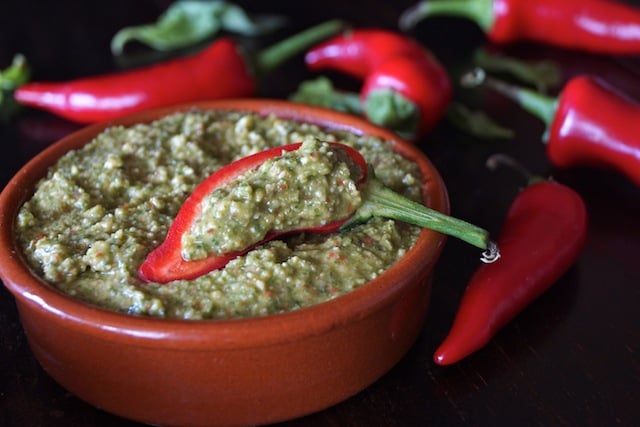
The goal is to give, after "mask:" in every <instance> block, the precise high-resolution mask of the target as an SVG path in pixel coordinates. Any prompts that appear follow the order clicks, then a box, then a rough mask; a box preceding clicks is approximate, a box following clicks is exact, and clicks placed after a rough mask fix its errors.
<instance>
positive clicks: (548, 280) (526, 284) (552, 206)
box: [434, 181, 587, 365]
mask: <svg viewBox="0 0 640 427" xmlns="http://www.w3.org/2000/svg"><path fill="white" fill-rule="evenodd" d="M586 236H587V211H586V207H585V205H584V202H583V200H582V198H581V197H580V195H579V194H577V193H576V192H575V191H573V190H572V189H570V188H569V187H566V186H564V185H562V184H559V183H557V182H553V181H539V182H537V183H534V184H531V185H529V186H527V187H526V188H525V189H524V190H523V191H522V192H521V193H520V194H519V195H518V196H517V197H516V199H515V200H514V202H513V203H512V205H511V207H510V209H509V211H508V213H507V216H506V218H505V222H504V226H503V229H502V231H501V232H500V235H499V236H498V239H497V244H498V246H499V247H500V252H501V254H502V257H501V258H500V259H499V260H498V261H496V262H495V263H493V264H484V265H482V266H480V268H479V269H478V270H477V271H476V272H475V273H474V275H473V276H472V278H471V279H470V281H469V283H468V285H467V288H466V289H465V291H464V294H463V296H462V300H461V302H460V305H459V308H458V311H457V313H456V316H455V319H454V323H453V326H452V328H451V330H450V332H449V334H448V335H447V337H446V338H445V340H444V341H443V342H442V344H441V345H440V346H439V347H438V349H437V350H436V352H435V354H434V361H435V362H436V363H438V364H439V365H449V364H452V363H455V362H458V361H459V360H461V359H463V358H465V357H466V356H468V355H469V354H471V353H473V352H475V351H477V350H479V349H481V348H482V347H484V346H485V345H486V344H487V343H488V342H489V340H491V338H492V337H493V336H494V335H495V334H496V333H497V332H498V331H499V330H500V329H501V328H502V327H503V326H505V325H506V324H507V323H508V322H509V321H510V320H512V319H513V318H514V317H515V316H516V315H517V314H518V313H520V312H521V311H522V310H523V309H524V308H525V307H526V306H527V305H529V303H531V302H532V301H533V300H535V299H536V298H538V297H539V296H540V295H541V294H542V293H544V292H545V291H546V290H547V289H549V288H550V287H551V285H553V284H554V283H555V282H556V281H557V280H558V279H559V278H560V277H561V276H562V275H563V274H564V273H565V272H566V271H567V270H568V269H569V268H570V267H571V266H572V265H573V264H574V262H575V260H576V258H577V257H578V255H579V254H580V252H581V251H582V248H583V247H584V243H585V240H586Z"/></svg>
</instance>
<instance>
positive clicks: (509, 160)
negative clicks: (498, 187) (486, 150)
mask: <svg viewBox="0 0 640 427" xmlns="http://www.w3.org/2000/svg"><path fill="white" fill-rule="evenodd" d="M485 164H486V166H487V168H488V169H490V170H492V171H494V170H496V169H498V167H499V166H507V167H509V168H511V169H512V170H514V171H516V172H518V173H519V174H520V175H522V176H523V177H524V178H525V179H526V180H527V185H533V184H535V183H538V182H542V181H544V180H545V179H544V178H542V177H541V176H539V175H534V174H533V173H531V171H530V170H528V169H527V168H525V167H524V166H523V165H522V164H521V163H520V162H518V161H517V160H516V159H514V158H513V157H511V156H509V155H507V154H504V153H496V154H492V155H491V156H489V157H488V158H487V161H486V163H485Z"/></svg>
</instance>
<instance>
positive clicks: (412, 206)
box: [138, 143, 500, 283]
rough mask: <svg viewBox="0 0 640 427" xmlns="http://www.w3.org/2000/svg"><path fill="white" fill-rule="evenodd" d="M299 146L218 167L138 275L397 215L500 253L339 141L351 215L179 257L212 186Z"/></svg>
mask: <svg viewBox="0 0 640 427" xmlns="http://www.w3.org/2000/svg"><path fill="white" fill-rule="evenodd" d="M300 146H301V144H300V143H296V144H290V145H285V146H281V147H276V148H272V149H268V150H265V151H263V152H260V153H257V154H254V155H251V156H248V157H243V158H242V159H240V160H238V161H235V162H233V163H230V164H228V165H226V166H224V167H222V168H220V169H219V170H218V171H216V172H214V173H213V174H212V175H211V176H210V177H209V178H207V179H206V180H204V181H203V182H202V183H201V184H199V185H198V186H197V187H196V189H195V190H194V191H193V193H191V195H190V196H189V197H188V198H187V200H186V201H185V202H184V204H183V205H182V207H181V208H180V210H179V211H178V214H177V216H176V218H175V219H174V221H173V223H172V224H171V226H170V227H169V230H168V232H167V236H166V238H165V240H164V241H163V242H162V244H161V245H160V246H158V247H157V248H156V249H154V250H153V251H152V252H150V253H149V255H148V256H147V258H146V259H145V260H144V262H143V263H142V265H141V266H140V267H139V269H138V276H139V277H140V278H141V279H142V280H144V281H147V282H149V281H152V282H157V283H167V282H170V281H173V280H181V279H185V280H190V279H194V278H196V277H199V276H201V275H203V274H206V273H208V272H209V271H212V270H215V269H218V268H222V267H223V266H225V265H226V264H227V263H228V262H229V261H231V260H232V259H234V258H236V257H237V256H240V255H242V254H244V253H246V252H248V251H249V250H250V249H252V248H254V247H256V246H258V245H261V244H263V243H265V242H267V241H269V240H272V239H274V238H277V237H279V236H283V235H285V234H290V233H297V232H302V231H306V232H314V233H332V232H336V231H340V230H343V229H346V228H349V227H352V226H354V225H356V224H359V223H361V222H364V221H367V220H368V219H370V218H371V217H372V216H384V217H386V218H393V219H398V220H401V221H405V222H409V223H412V224H415V225H419V226H422V227H428V228H431V229H433V230H436V231H440V232H442V233H445V234H449V235H451V236H455V237H458V238H460V239H462V240H465V241H467V242H468V243H470V244H472V245H475V246H477V247H479V248H482V249H486V252H485V253H484V254H483V258H482V260H483V261H484V262H493V261H494V260H495V259H497V258H498V257H499V256H500V254H499V252H498V248H497V247H496V246H495V244H494V243H493V242H491V241H490V240H489V237H488V233H487V232H486V231H485V230H483V229H481V228H479V227H476V226H475V225H472V224H469V223H467V222H465V221H462V220H459V219H456V218H453V217H450V216H448V215H445V214H443V213H440V212H437V211H435V210H433V209H429V208H427V207H425V206H424V205H421V204H419V203H416V202H413V201H411V200H409V199H406V198H404V197H403V196H401V195H399V194H397V193H395V192H393V191H391V190H389V189H388V188H386V187H384V186H382V184H381V183H380V182H379V181H378V180H377V179H376V178H375V177H374V175H373V173H372V171H371V170H370V169H369V168H368V166H367V163H366V161H365V159H364V158H363V157H362V155H361V154H360V153H359V152H358V151H357V150H355V149H354V148H351V147H349V146H346V145H343V144H340V143H331V146H332V147H334V149H341V150H344V152H345V153H346V154H347V156H348V157H349V158H350V159H351V160H352V161H353V163H354V165H355V166H356V168H357V169H359V171H360V174H359V176H358V183H359V184H360V187H361V191H362V193H363V204H362V205H361V206H360V207H354V210H355V209H356V208H357V210H355V212H354V213H353V214H352V215H350V216H348V217H346V218H342V219H338V220H335V221H332V222H330V223H326V224H318V225H317V226H314V227H305V228H297V229H293V230H277V231H270V232H268V233H267V234H266V236H265V237H264V238H263V239H262V240H260V241H259V242H257V243H255V244H253V245H251V246H250V247H248V248H245V249H243V250H240V251H235V252H231V253H225V254H210V255H209V256H208V257H206V258H203V259H199V260H185V259H183V257H182V251H181V249H182V235H183V234H184V233H185V232H187V231H188V230H189V229H190V227H191V226H192V224H193V223H194V221H195V220H196V218H197V216H198V214H199V213H200V212H201V209H202V201H203V199H204V198H205V196H207V195H208V194H210V193H211V192H213V191H214V190H215V189H217V188H220V187H221V186H224V185H225V184H228V183H230V182H232V181H233V180H234V179H236V178H238V177H239V176H240V175H242V174H243V173H245V172H248V171H250V170H254V169H257V168H258V167H259V166H260V165H261V164H262V163H263V162H265V161H267V160H269V159H272V158H274V157H277V156H280V155H282V154H283V153H284V152H291V151H295V150H297V149H298V148H299V147H300Z"/></svg>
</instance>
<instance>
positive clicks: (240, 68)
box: [14, 38, 256, 123]
mask: <svg viewBox="0 0 640 427" xmlns="http://www.w3.org/2000/svg"><path fill="white" fill-rule="evenodd" d="M255 92H256V82H255V80H254V78H253V76H252V75H251V74H250V73H249V72H248V69H247V66H246V61H245V59H244V58H243V56H242V55H241V54H240V52H239V51H238V47H237V46H236V44H235V43H234V42H233V41H232V40H230V39H228V38H225V39H220V40H218V41H216V42H214V43H212V44H211V45H210V46H209V47H207V48H206V49H204V50H203V51H201V52H199V53H197V54H195V55H192V56H189V57H184V58H178V59H174V60H170V61H167V62H164V63H159V64H155V65H151V66H148V67H143V68H139V69H136V70H131V71H123V72H119V73H114V74H106V75H102V76H96V77H88V78H81V79H76V80H72V81H68V82H60V83H57V82H52V83H47V82H43V83H27V84H25V85H23V86H21V87H19V88H18V89H17V90H16V91H15V94H14V96H15V99H16V100H17V101H18V102H20V103H22V104H24V105H28V106H31V107H37V108H42V109H45V110H48V111H50V112H52V113H54V114H56V115H58V116H60V117H63V118H65V119H68V120H71V121H74V122H78V123H94V122H99V121H103V120H109V119H113V118H115V117H118V116H122V115H125V114H127V113H132V112H134V111H140V110H144V109H148V108H154V107H161V106H166V105H172V104H179V103H183V102H189V101H197V100H206V99H219V98H225V97H243V96H250V95H252V94H254V93H255Z"/></svg>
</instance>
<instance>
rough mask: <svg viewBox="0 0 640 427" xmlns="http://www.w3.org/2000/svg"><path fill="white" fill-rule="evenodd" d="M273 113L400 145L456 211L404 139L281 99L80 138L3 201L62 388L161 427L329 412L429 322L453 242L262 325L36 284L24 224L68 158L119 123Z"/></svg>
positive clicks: (54, 149) (88, 132)
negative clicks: (164, 314)
mask: <svg viewBox="0 0 640 427" xmlns="http://www.w3.org/2000/svg"><path fill="white" fill-rule="evenodd" d="M193 107H198V108H202V109H223V110H244V111H254V112H258V113H262V114H268V113H274V114H276V115H278V116H280V117H282V118H288V119H293V120H297V121H305V122H311V123H315V124H318V125H320V126H322V127H327V128H333V129H335V128H340V129H348V130H351V131H353V132H356V133H364V134H371V135H376V136H379V137H382V138H384V139H386V140H388V141H389V143H390V144H392V146H393V147H394V149H395V150H396V151H397V152H399V153H401V154H402V155H404V156H405V157H408V158H410V159H412V160H413V161H415V162H416V163H417V164H418V165H419V167H420V169H421V172H422V175H423V176H424V177H425V180H424V186H423V187H424V197H425V200H428V203H429V205H430V206H431V207H433V208H434V209H437V210H440V211H443V212H447V213H448V209H449V206H448V197H447V193H446V189H445V187H444V185H443V183H442V180H441V178H440V176H439V174H438V172H437V171H436V170H435V168H434V166H433V165H432V164H431V163H430V161H429V160H428V159H427V158H426V157H425V156H424V155H423V154H422V153H421V152H420V151H419V150H418V149H417V148H415V147H414V146H412V145H411V144H408V143H406V142H404V141H403V140H401V139H399V138H398V137H397V136H396V135H394V134H392V133H390V132H388V131H386V130H384V129H381V128H379V127H376V126H373V125H371V124H369V123H367V122H365V121H363V120H360V119H358V118H355V117H352V116H348V115H344V114H341V113H336V112H333V111H329V110H324V109H318V108H313V107H307V106H301V105H297V104H292V103H289V102H286V101H271V100H232V101H229V100H226V101H213V102H205V103H200V104H191V105H189V106H184V107H174V108H169V109H162V110H154V111H149V112H144V113H141V114H135V115H132V116H127V117H125V118H122V119H119V120H115V121H112V122H109V123H104V124H98V125H94V126H90V127H88V128H85V129H83V130H80V131H78V132H76V133H74V134H72V135H70V136H68V137H66V138H64V139H63V140H61V141H59V142H57V143H56V144H54V145H52V146H50V147H49V148H48V149H46V150H45V151H43V152H42V153H41V154H39V155H38V156H37V157H35V158H34V159H33V160H31V161H30V162H29V163H28V164H27V165H26V166H24V167H23V168H22V169H21V170H20V171H19V172H18V173H17V174H16V175H15V177H13V179H12V180H11V181H10V182H9V183H8V185H7V186H6V187H5V189H4V190H3V192H2V194H1V195H0V276H1V278H2V280H3V282H4V284H5V286H6V287H7V288H8V289H9V290H10V291H11V292H12V294H13V295H14V296H15V299H16V304H17V308H18V310H19V313H20V319H21V322H22V325H23V327H24V331H25V333H26V336H27V339H28V341H29V344H30V346H31V349H32V351H33V354H34V355H35V357H36V358H37V360H38V361H39V363H40V364H41V365H42V367H43V368H44V369H45V370H46V372H48V373H49V374H50V375H51V376H52V377H53V378H54V379H55V380H56V381H58V382H59V383H60V384H61V385H62V386H63V387H65V388H66V389H67V390H69V391H70V392H71V393H73V394H75V395H76V396H78V397H79V398H81V399H83V400H85V401H86V402H88V403H90V404H91V405H94V406H96V407H98V408H101V409H103V410H105V411H108V412H111V413H113V414H117V415H120V416H122V417H126V418H130V419H133V420H137V421H140V422H145V423H151V424H160V425H193V426H210V425H248V424H262V423H271V422H276V421H282V420H285V419H290V418H294V417H299V416H302V415H305V414H308V413H311V412H314V411H318V410H320V409H323V408H326V407H328V406H331V405H333V404H335V403H337V402H340V401H342V400H344V399H346V398H348V397H349V396H351V395H353V394H355V393H357V392H358V391H360V390H362V389H363V388H365V387H367V386H368V385H369V384H371V383H372V382H374V381H375V380H376V379H378V378H379V377H381V376H382V375H383V374H385V373H386V372H387V371H388V370H389V369H391V368H392V367H393V366H394V364H396V363H397V362H398V361H399V359H400V358H401V357H402V356H403V355H404V354H405V353H406V352H407V350H408V349H409V348H410V346H411V345H412V344H413V342H414V341H415V339H416V337H417V335H418V333H419V331H420V329H421V327H422V325H423V322H424V318H425V314H426V310H427V306H428V302H429V295H430V287H431V283H430V276H431V273H432V270H433V267H434V264H435V263H436V260H437V259H438V256H439V255H440V252H441V250H442V246H443V242H444V238H443V236H442V235H440V234H438V233H435V232H432V231H429V230H423V231H422V233H421V234H420V237H419V240H418V241H417V243H416V244H415V246H414V247H413V248H412V249H411V250H409V251H408V252H407V253H406V255H405V256H404V257H403V258H401V259H400V260H399V261H398V262H397V263H396V264H394V265H393V266H392V267H391V268H390V269H388V270H387V271H386V272H385V273H383V274H382V275H380V276H379V277H378V278H376V279H375V280H372V281H371V282H369V283H367V284H366V285H364V286H362V287H360V288H358V289H357V290H355V291H353V292H351V293H348V294H346V295H344V296H341V297H339V298H336V299H334V300H332V301H329V302H326V303H323V304H319V305H316V306H313V307H310V308H305V309H301V310H298V311H293V312H289V313H285V314H278V315H272V316H267V317H262V318H252V319H242V320H229V321H181V320H166V319H154V318H141V317H134V316H129V315H125V314H118V313H115V312H110V311H106V310H102V309H99V308H95V307H92V306H89V305H86V304H84V303H82V302H79V301H77V300H74V299H72V298H70V297H68V296H66V295H64V294H62V293H61V292H59V291H57V290H56V289H55V288H53V287H52V286H50V285H48V284H46V283H45V282H44V281H42V280H40V279H39V278H38V277H37V276H35V275H34V274H33V273H32V272H31V271H30V270H29V268H28V267H27V265H26V264H25V262H24V261H23V258H22V256H21V254H20V250H19V248H18V246H17V244H16V239H15V236H14V222H15V218H16V215H17V211H18V209H19V207H20V206H21V205H22V203H23V202H24V201H25V200H26V199H27V198H28V197H29V196H30V195H31V194H32V192H33V188H34V186H35V184H36V182H37V181H38V180H39V179H40V178H42V177H43V176H44V175H45V173H46V171H47V168H48V167H49V166H50V165H52V164H53V163H54V162H55V161H56V160H57V159H58V158H59V157H60V156H61V155H62V154H63V153H65V152H67V151H68V150H70V149H73V148H77V147H80V146H82V145H83V144H85V143H86V142H88V141H89V140H91V139H92V138H93V137H94V136H96V135H97V134H98V133H100V132H101V131H102V130H103V129H105V128H106V127H108V126H111V125H114V124H123V125H130V124H134V123H137V122H148V121H151V120H153V119H157V118H159V117H162V116H164V115H166V114H168V113H171V112H175V111H177V110H179V109H187V108H193Z"/></svg>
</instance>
